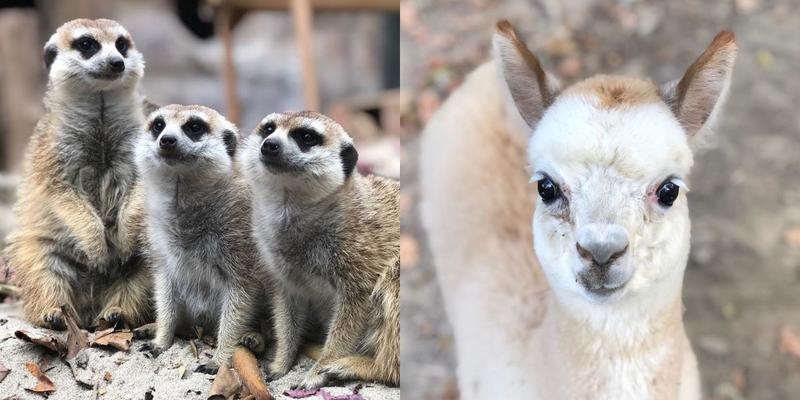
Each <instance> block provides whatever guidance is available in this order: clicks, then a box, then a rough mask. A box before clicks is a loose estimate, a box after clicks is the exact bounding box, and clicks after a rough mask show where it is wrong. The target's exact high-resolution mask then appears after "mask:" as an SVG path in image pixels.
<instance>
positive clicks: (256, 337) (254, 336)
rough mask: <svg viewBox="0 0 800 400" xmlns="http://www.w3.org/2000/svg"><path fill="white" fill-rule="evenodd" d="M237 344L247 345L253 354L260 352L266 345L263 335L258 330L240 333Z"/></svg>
mask: <svg viewBox="0 0 800 400" xmlns="http://www.w3.org/2000/svg"><path fill="white" fill-rule="evenodd" d="M239 344H240V345H242V346H244V347H247V348H248V349H250V351H252V352H253V354H262V353H264V349H265V347H266V345H265V344H264V336H262V335H261V334H260V333H258V332H248V333H245V334H244V335H242V338H241V339H239Z"/></svg>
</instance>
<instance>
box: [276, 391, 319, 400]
mask: <svg viewBox="0 0 800 400" xmlns="http://www.w3.org/2000/svg"><path fill="white" fill-rule="evenodd" d="M318 392H319V389H291V390H287V391H284V392H283V394H284V395H285V396H289V397H291V398H293V399H304V398H306V397H311V396H314V395H316V394H317V393H318Z"/></svg>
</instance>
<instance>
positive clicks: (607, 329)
mask: <svg viewBox="0 0 800 400" xmlns="http://www.w3.org/2000/svg"><path fill="white" fill-rule="evenodd" d="M736 51H737V48H736V43H735V41H734V36H733V34H732V33H730V32H722V33H720V34H719V35H717V37H716V38H714V40H713V42H712V43H711V45H710V46H709V47H708V49H706V51H705V52H704V53H703V54H702V55H701V56H700V57H699V58H698V59H697V61H695V63H694V64H692V65H691V66H690V67H689V69H688V70H687V71H686V73H685V75H684V76H683V77H682V78H681V79H680V80H678V81H676V82H673V83H670V84H667V85H665V86H663V87H660V88H659V87H657V86H655V85H654V84H653V83H651V82H650V81H648V80H643V79H636V78H628V77H618V76H598V77H594V78H590V79H587V80H585V81H582V82H579V83H577V84H575V85H573V86H571V87H568V88H566V89H564V90H561V89H560V87H559V83H558V81H557V80H556V79H555V78H554V77H553V76H552V75H550V74H548V73H546V72H545V71H544V70H543V69H542V67H541V65H540V63H539V60H538V59H537V58H536V57H535V56H534V55H533V54H532V53H531V52H530V51H529V50H528V48H527V47H526V45H525V44H524V43H523V42H521V41H520V40H519V38H518V37H517V35H516V33H515V32H514V29H513V27H512V26H511V25H510V24H509V23H508V22H501V23H499V24H498V25H497V31H496V33H495V35H494V62H493V63H489V64H486V65H484V66H482V67H480V68H479V69H478V70H476V71H475V72H474V73H473V74H472V75H471V76H470V77H469V78H468V79H467V80H466V81H465V82H464V84H463V86H462V87H461V88H460V89H458V90H457V91H456V92H455V93H453V95H452V96H451V97H450V99H448V101H447V102H446V103H445V105H444V106H443V107H442V108H441V110H439V112H438V113H437V115H436V116H434V118H433V119H432V120H431V121H430V123H429V124H428V126H427V127H426V129H425V133H424V142H423V154H422V171H424V172H423V173H422V189H423V194H424V203H423V220H424V223H425V226H426V228H427V230H428V232H429V239H430V243H431V246H432V249H433V252H434V256H435V264H436V267H437V275H438V279H439V283H440V286H441V289H442V292H443V295H444V299H445V306H446V308H447V312H448V316H449V319H450V321H451V322H452V324H453V328H454V332H455V336H456V351H457V356H458V376H459V385H460V388H461V395H462V397H463V398H465V399H484V398H520V397H525V398H531V399H615V400H616V399H699V398H700V386H699V376H698V371H697V362H696V360H695V356H694V353H693V351H692V348H691V345H690V343H689V340H688V338H687V336H686V333H685V330H684V327H683V321H682V303H681V286H682V281H683V273H684V269H685V267H686V261H687V257H688V252H689V226H690V225H689V213H688V207H687V199H686V196H685V193H686V192H687V191H688V188H687V182H688V174H689V170H690V168H691V166H692V162H693V154H692V149H693V148H694V147H695V144H696V142H697V141H698V140H700V138H701V137H702V135H703V134H705V133H706V132H707V131H708V130H709V128H710V127H711V126H712V124H713V121H714V119H715V117H717V115H718V113H719V110H720V108H721V104H722V103H723V100H724V98H725V96H726V92H727V89H728V86H729V84H730V79H731V75H732V72H733V64H734V60H735V57H736ZM498 75H499V76H500V77H501V78H500V79H498ZM526 133H527V134H526ZM525 141H527V152H526V151H525ZM526 163H527V164H528V165H529V173H530V174H531V175H532V179H530V178H531V175H527V174H525V173H524V167H525V164H526ZM529 180H530V181H531V182H534V183H535V186H536V189H537V191H538V199H536V198H535V194H534V193H532V192H531V191H529V190H528V189H527V187H528V181H529ZM534 203H535V208H534V207H532V206H531V205H532V204H534ZM530 218H532V220H533V229H532V231H533V232H532V235H531V230H530V229H529V225H527V223H526V222H524V221H530ZM531 236H532V237H531ZM531 240H532V241H533V244H534V246H533V247H534V248H535V252H536V257H534V254H533V252H532V251H531V246H530V243H531ZM537 257H538V261H539V262H538V263H537V260H536V258H537Z"/></svg>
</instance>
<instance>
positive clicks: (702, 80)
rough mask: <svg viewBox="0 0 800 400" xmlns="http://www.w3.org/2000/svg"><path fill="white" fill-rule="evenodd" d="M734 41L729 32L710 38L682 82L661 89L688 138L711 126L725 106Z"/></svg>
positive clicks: (731, 67)
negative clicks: (708, 43)
mask: <svg viewBox="0 0 800 400" xmlns="http://www.w3.org/2000/svg"><path fill="white" fill-rule="evenodd" d="M736 52H737V46H736V38H735V37H734V35H733V32H731V31H722V32H720V33H718V34H717V36H716V37H714V40H713V41H711V44H710V45H709V46H708V48H706V50H705V51H704V52H703V54H701V55H700V57H698V58H697V60H695V62H694V63H693V64H692V65H691V66H690V67H689V68H688V69H687V70H686V73H684V75H683V78H681V79H680V80H678V81H674V82H671V83H668V84H666V85H664V86H663V87H662V88H661V95H662V97H663V98H664V101H665V102H666V103H667V105H669V106H670V108H671V109H672V112H673V113H675V115H676V116H677V117H678V121H679V122H680V123H681V125H682V126H683V129H685V130H686V134H688V135H689V136H690V137H692V138H694V137H698V136H701V135H699V134H698V133H700V132H701V131H705V130H706V129H705V128H710V127H711V126H713V123H714V120H715V118H716V116H717V114H718V113H719V110H720V109H721V108H722V105H723V103H725V97H726V96H727V93H728V87H729V86H730V83H731V76H732V75H733V64H734V62H735V61H736Z"/></svg>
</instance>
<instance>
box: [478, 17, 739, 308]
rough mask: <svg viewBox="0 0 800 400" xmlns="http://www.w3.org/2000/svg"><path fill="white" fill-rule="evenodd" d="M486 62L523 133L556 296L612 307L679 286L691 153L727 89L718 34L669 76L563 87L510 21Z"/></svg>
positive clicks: (542, 248) (726, 55)
mask: <svg viewBox="0 0 800 400" xmlns="http://www.w3.org/2000/svg"><path fill="white" fill-rule="evenodd" d="M494 55H495V63H496V64H497V65H498V69H499V71H500V73H501V74H502V76H503V78H504V79H505V82H506V84H507V86H508V89H509V90H508V92H509V93H510V95H511V98H512V99H513V101H514V104H515V105H516V108H517V109H518V110H519V113H520V115H521V116H522V118H523V119H524V120H525V122H526V123H527V124H528V125H529V126H530V130H531V132H532V134H531V136H530V139H529V144H528V161H529V163H530V168H531V173H532V184H536V185H537V187H538V192H539V199H538V202H537V204H536V211H535V213H534V219H533V230H534V246H535V249H536V254H537V256H538V257H539V260H540V263H541V264H542V268H543V270H544V272H545V274H546V276H547V278H548V280H549V282H550V285H551V286H552V288H553V290H554V292H555V294H556V295H557V296H558V297H559V298H560V299H562V300H566V301H570V302H574V301H577V302H580V303H582V304H584V303H586V302H587V301H588V302H589V304H596V303H615V302H619V301H624V299H631V298H636V297H638V296H640V295H643V294H644V295H646V294H648V293H652V292H657V293H662V292H663V291H659V289H661V288H665V287H667V288H669V287H672V288H675V289H679V287H680V284H681V281H682V278H683V271H684V269H685V266H686V259H687V256H688V252H689V211H688V207H687V200H686V192H688V183H687V182H688V174H689V170H690V168H691V166H692V162H693V156H692V149H693V148H694V147H695V146H694V145H695V144H696V142H697V141H698V140H699V139H700V137H701V136H702V135H703V134H704V133H706V132H707V131H708V130H709V128H710V126H711V125H712V123H713V120H714V119H715V117H716V115H717V114H718V110H719V108H720V107H721V104H722V103H723V100H724V98H725V94H726V92H727V88H728V86H729V83H730V78H731V73H732V70H733V64H734V59H735V57H736V43H735V41H734V37H733V34H732V33H730V32H722V33H720V34H718V35H717V36H716V38H714V41H713V42H712V43H711V45H710V46H709V47H708V48H707V49H706V50H705V52H704V53H703V54H702V55H701V56H700V57H699V58H698V59H697V61H695V63H694V64H692V65H691V66H690V67H689V69H688V70H687V71H686V73H685V75H684V76H683V77H682V78H681V79H679V80H678V81H676V82H674V83H671V84H667V85H665V86H662V87H658V86H656V85H654V84H653V83H651V82H650V81H648V80H642V79H636V78H627V77H615V76H597V77H594V78H590V79H587V80H584V81H582V82H579V83H577V84H575V85H573V86H570V87H568V88H566V89H564V90H561V89H560V88H559V85H558V81H557V80H556V79H555V78H553V77H552V76H551V75H550V74H548V73H547V72H545V71H544V70H543V69H542V67H541V65H540V63H539V61H538V59H537V58H536V57H535V56H534V55H533V54H532V53H531V52H530V51H529V50H528V48H527V47H526V46H525V44H524V43H523V42H522V41H520V40H519V38H518V37H517V35H516V33H515V32H514V29H513V27H512V26H511V25H510V24H509V23H508V22H505V21H504V22H500V23H498V25H497V31H496V33H495V35H494Z"/></svg>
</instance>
